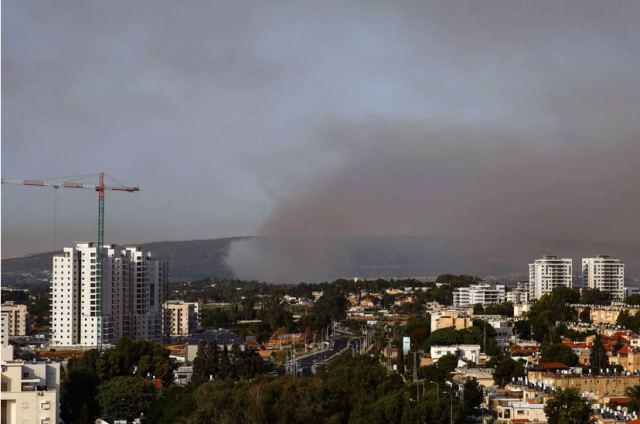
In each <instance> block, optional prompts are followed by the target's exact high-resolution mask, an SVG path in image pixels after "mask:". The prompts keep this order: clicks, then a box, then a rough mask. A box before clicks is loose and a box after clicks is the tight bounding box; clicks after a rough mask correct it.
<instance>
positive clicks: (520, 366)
mask: <svg viewBox="0 0 640 424" xmlns="http://www.w3.org/2000/svg"><path fill="white" fill-rule="evenodd" d="M487 367H489V368H494V371H493V381H494V382H495V383H496V384H497V385H498V386H501V387H502V386H504V385H505V384H507V383H509V382H510V381H511V380H512V379H513V378H514V377H524V362H523V361H517V362H516V361H514V360H513V359H511V357H509V356H506V355H502V354H501V355H497V356H494V357H493V358H491V360H489V362H487Z"/></svg>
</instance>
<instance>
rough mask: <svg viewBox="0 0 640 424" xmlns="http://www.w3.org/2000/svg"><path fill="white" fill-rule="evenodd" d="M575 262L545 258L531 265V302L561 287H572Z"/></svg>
mask: <svg viewBox="0 0 640 424" xmlns="http://www.w3.org/2000/svg"><path fill="white" fill-rule="evenodd" d="M572 274H573V260H571V259H567V258H562V259H561V258H558V257H557V256H543V257H542V259H536V260H535V261H534V262H533V263H531V264H529V300H531V301H533V300H535V299H539V298H541V297H542V296H543V295H545V294H548V293H551V291H552V290H553V289H554V288H556V287H559V286H566V287H569V288H571V287H572V284H573V283H572Z"/></svg>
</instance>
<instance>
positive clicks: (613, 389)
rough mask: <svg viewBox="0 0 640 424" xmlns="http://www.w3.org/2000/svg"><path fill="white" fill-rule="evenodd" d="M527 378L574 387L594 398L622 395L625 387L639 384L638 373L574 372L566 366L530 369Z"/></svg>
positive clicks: (547, 383)
mask: <svg viewBox="0 0 640 424" xmlns="http://www.w3.org/2000/svg"><path fill="white" fill-rule="evenodd" d="M547 365H548V364H547ZM528 379H529V381H530V382H533V383H540V384H543V385H544V386H548V387H551V388H554V389H557V388H567V387H575V388H577V389H578V391H580V393H589V394H590V395H591V396H592V397H594V398H600V397H602V396H624V393H625V391H626V389H627V388H629V387H633V386H637V385H639V384H640V375H633V374H630V373H621V374H604V375H597V376H596V375H591V374H583V373H575V372H573V371H571V370H569V369H567V367H564V369H558V370H556V371H553V370H551V369H548V368H546V367H544V366H543V367H541V368H540V369H534V370H530V371H529V372H528Z"/></svg>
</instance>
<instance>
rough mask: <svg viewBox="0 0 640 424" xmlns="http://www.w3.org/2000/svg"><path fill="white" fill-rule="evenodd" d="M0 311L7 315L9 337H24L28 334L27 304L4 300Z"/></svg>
mask: <svg viewBox="0 0 640 424" xmlns="http://www.w3.org/2000/svg"><path fill="white" fill-rule="evenodd" d="M0 313H2V314H3V315H5V314H6V315H5V318H4V319H6V321H7V323H6V325H7V329H8V336H9V337H24V336H26V335H27V305H21V304H18V303H15V302H10V301H7V302H4V303H3V304H2V306H0Z"/></svg>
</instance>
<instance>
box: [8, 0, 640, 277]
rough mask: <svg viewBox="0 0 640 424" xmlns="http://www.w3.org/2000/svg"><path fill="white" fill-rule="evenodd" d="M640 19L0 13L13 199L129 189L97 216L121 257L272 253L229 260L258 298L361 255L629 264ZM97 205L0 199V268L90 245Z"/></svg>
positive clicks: (605, 6)
mask: <svg viewBox="0 0 640 424" xmlns="http://www.w3.org/2000/svg"><path fill="white" fill-rule="evenodd" d="M639 16H640V3H630V2H622V1H613V2H607V3H603V2H598V1H537V2H519V1H514V2H509V3H505V2H499V1H485V2H477V1H460V2H442V1H426V2H425V1H405V2H403V1H401V2H394V3H393V4H390V3H388V2H370V3H367V7H366V8H365V7H363V6H362V3H358V2H334V1H329V2H321V3H312V4H302V3H300V2H278V3H277V4H276V5H274V4H265V3H264V2H260V1H242V2H233V3H227V2H202V3H200V4H199V5H198V7H193V8H187V7H184V5H183V4H180V3H177V2H170V1H154V2H153V3H149V2H135V3H131V2H126V1H109V2H98V1H86V2H81V3H77V2H71V1H60V2H55V3H43V2H36V1H18V0H8V1H5V2H4V3H3V13H2V38H3V51H2V65H3V76H2V91H3V99H2V100H3V106H4V107H3V109H2V123H3V125H2V141H3V143H2V176H3V177H5V178H6V177H14V178H47V177H57V176H63V175H74V174H85V173H94V172H97V171H99V170H105V171H107V172H109V173H110V174H111V175H113V176H114V177H115V178H117V179H118V180H119V181H122V182H123V183H124V184H126V185H139V186H140V187H141V191H140V192H139V193H135V194H128V193H117V194H115V193H107V201H106V212H107V217H106V233H107V235H106V240H108V241H113V242H114V243H119V244H123V243H126V242H139V243H142V242H152V241H161V240H189V239H209V238H217V237H226V236H238V235H247V234H261V235H267V236H270V240H271V241H270V242H269V243H267V244H265V243H256V242H254V241H251V240H249V241H241V242H237V243H234V244H233V245H232V246H231V248H230V251H229V256H228V258H227V263H228V265H229V266H230V267H231V268H232V269H233V271H234V273H235V274H236V275H237V276H239V277H241V278H247V279H263V280H265V279H266V280H286V279H295V278H298V277H299V276H307V277H309V278H313V277H314V276H316V275H319V273H325V272H328V271H331V270H332V269H338V268H339V267H340V266H342V259H343V258H344V257H348V256H350V255H353V253H354V251H353V246H350V245H349V243H345V242H344V237H348V236H369V235H420V236H428V237H433V238H437V239H439V240H445V241H446V243H447V245H449V244H455V241H456V240H459V239H464V240H469V245H470V246H471V247H473V248H474V249H476V250H477V251H481V250H483V249H485V250H489V251H491V252H496V254H499V253H500V251H501V249H502V251H505V252H506V251H510V250H512V249H517V248H518V246H523V247H522V249H523V251H529V250H530V249H532V248H534V247H535V242H533V241H532V240H539V239H552V240H580V241H585V242H602V243H622V244H629V243H638V242H639V241H640V225H638V216H640V196H639V195H638V193H640V166H638V161H639V159H640V128H639V123H638V119H637V115H638V110H640V56H639V55H638V54H637V46H638V45H640V30H638V26H637V19H638V17H639ZM95 197H96V196H95V193H93V192H91V191H82V190H50V189H36V188H25V187H19V186H6V185H4V186H2V200H3V202H2V257H8V256H15V255H20V254H25V253H30V252H38V251H48V250H53V249H59V248H61V247H62V246H65V245H69V244H70V243H71V242H73V241H75V240H93V239H95V233H96V225H97V224H96V220H97V205H96V203H97V202H96V198H95ZM54 228H55V230H54ZM54 239H55V243H54ZM540 253H541V254H542V253H547V252H540ZM548 253H552V252H548ZM597 253H611V254H613V255H615V254H616V252H593V254H594V255H595V254H597ZM631 259H633V260H636V261H637V260H638V259H637V258H631Z"/></svg>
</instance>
